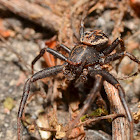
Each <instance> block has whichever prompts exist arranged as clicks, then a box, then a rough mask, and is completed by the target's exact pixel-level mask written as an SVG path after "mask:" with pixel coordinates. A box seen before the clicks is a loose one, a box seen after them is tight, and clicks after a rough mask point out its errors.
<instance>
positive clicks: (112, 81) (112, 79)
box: [89, 68, 133, 133]
mask: <svg viewBox="0 0 140 140" xmlns="http://www.w3.org/2000/svg"><path fill="white" fill-rule="evenodd" d="M89 73H90V75H91V76H93V75H95V74H100V75H101V76H102V77H103V79H104V80H106V81H107V82H109V83H110V84H112V85H113V86H114V87H115V88H116V89H117V90H118V93H119V96H120V100H121V102H122V105H123V107H124V109H125V112H126V114H127V117H128V120H129V122H130V130H131V131H132V133H133V117H132V114H131V111H130V109H129V107H128V106H127V103H126V101H125V92H124V90H123V88H122V87H121V85H120V83H119V82H118V81H117V80H116V79H115V77H114V76H112V75H111V74H110V73H108V72H107V71H105V70H94V71H93V70H92V68H91V70H90V69H89Z"/></svg>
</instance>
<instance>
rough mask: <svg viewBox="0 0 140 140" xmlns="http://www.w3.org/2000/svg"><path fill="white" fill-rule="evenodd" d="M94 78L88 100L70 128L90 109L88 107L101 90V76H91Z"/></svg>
mask: <svg viewBox="0 0 140 140" xmlns="http://www.w3.org/2000/svg"><path fill="white" fill-rule="evenodd" d="M92 77H94V78H95V81H94V86H93V88H92V89H91V91H90V93H89V96H88V98H87V99H86V101H85V105H84V106H83V108H82V110H81V111H80V113H79V114H78V116H77V117H76V119H75V120H74V122H73V124H72V125H71V128H73V127H74V125H75V124H76V123H77V122H78V121H79V119H80V117H81V116H82V115H83V114H84V113H85V112H86V111H87V110H88V108H89V107H90V105H91V104H92V103H93V102H94V100H95V99H96V97H97V95H98V92H99V90H100V88H101V85H102V76H101V75H99V74H94V76H92Z"/></svg>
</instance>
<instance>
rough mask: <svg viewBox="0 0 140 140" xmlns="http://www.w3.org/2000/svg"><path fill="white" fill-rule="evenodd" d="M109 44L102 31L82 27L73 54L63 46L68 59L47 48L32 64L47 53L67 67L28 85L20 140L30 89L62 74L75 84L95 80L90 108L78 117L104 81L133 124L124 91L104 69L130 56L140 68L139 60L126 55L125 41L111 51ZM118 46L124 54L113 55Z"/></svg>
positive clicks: (48, 70) (39, 74) (48, 72)
mask: <svg viewBox="0 0 140 140" xmlns="http://www.w3.org/2000/svg"><path fill="white" fill-rule="evenodd" d="M107 44H108V37H107V36H106V35H105V34H104V33H103V32H102V31H100V30H99V31H98V30H95V31H87V32H84V27H83V24H81V28H80V43H79V44H77V45H75V46H74V48H73V49H72V50H70V49H69V48H68V47H66V46H65V45H60V46H61V47H62V48H63V49H64V50H65V51H66V52H67V53H69V57H68V58H67V57H65V56H64V55H62V54H60V53H59V52H57V51H55V50H53V49H50V48H44V49H42V50H41V52H40V54H39V55H38V56H37V57H36V58H35V59H34V60H33V62H32V67H33V65H34V64H35V63H36V61H37V60H38V59H39V58H40V57H41V56H43V54H44V53H45V51H47V52H49V53H51V54H52V55H54V56H55V57H57V58H59V59H60V60H63V61H65V63H64V64H63V65H57V66H54V67H50V68H46V69H44V70H41V71H39V72H37V73H35V74H33V76H32V77H31V78H29V79H28V80H27V81H26V83H25V86H24V90H23V96H22V99H21V103H20V107H19V111H18V140H20V133H21V132H20V125H21V119H22V116H23V111H24V108H25V104H26V102H27V99H28V95H29V91H30V85H31V84H32V83H33V82H35V81H37V80H39V79H43V78H45V77H50V76H52V75H56V74H57V73H59V72H63V73H64V75H65V76H66V78H68V79H69V80H72V79H74V78H75V77H79V78H81V79H83V81H84V80H86V79H87V76H90V77H92V78H94V79H95V82H94V85H93V88H92V89H91V91H90V93H89V95H90V98H88V101H87V104H86V105H84V107H83V109H82V111H81V112H80V114H79V116H81V115H82V114H83V113H84V112H85V110H87V109H88V107H89V106H90V105H91V103H92V102H93V100H92V99H93V97H94V96H95V95H96V93H97V92H98V91H99V90H100V87H101V84H102V81H103V80H106V81H108V82H109V83H110V84H112V85H113V86H114V87H115V88H116V89H117V90H118V92H119V95H120V99H121V102H122V104H123V107H124V109H125V111H126V115H127V117H128V120H129V122H130V123H132V122H133V121H132V115H131V112H130V110H129V108H128V106H127V103H126V101H125V99H124V98H125V97H124V90H123V88H122V87H121V85H120V84H119V82H118V81H117V80H116V79H115V78H114V77H113V76H112V75H111V74H110V73H109V72H108V71H107V70H106V69H105V68H104V67H103V66H104V65H105V64H108V63H110V62H112V61H114V60H117V59H119V58H121V57H124V56H128V57H129V58H130V59H131V60H133V61H135V62H136V63H138V64H140V61H139V60H138V59H136V57H135V56H133V55H131V54H129V53H128V52H126V51H124V43H123V40H122V39H120V38H117V39H116V40H115V41H114V42H113V43H112V44H111V45H110V46H108V47H107ZM118 44H120V45H121V50H122V51H121V52H119V53H114V54H111V55H110V53H111V52H112V51H113V50H114V49H115V48H116V47H117V46H118ZM71 96H72V95H71ZM131 126H132V125H131ZM131 130H133V128H131Z"/></svg>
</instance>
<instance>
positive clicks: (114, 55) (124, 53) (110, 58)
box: [103, 51, 140, 64]
mask: <svg viewBox="0 0 140 140" xmlns="http://www.w3.org/2000/svg"><path fill="white" fill-rule="evenodd" d="M124 56H128V57H129V58H130V59H131V60H133V61H134V62H136V63H138V64H140V60H138V59H137V58H136V57H135V56H134V55H132V54H130V53H128V52H126V51H124V52H121V53H115V54H112V55H108V56H107V57H106V58H105V60H104V62H103V63H104V64H107V63H109V62H111V61H114V60H117V59H119V58H121V57H124Z"/></svg>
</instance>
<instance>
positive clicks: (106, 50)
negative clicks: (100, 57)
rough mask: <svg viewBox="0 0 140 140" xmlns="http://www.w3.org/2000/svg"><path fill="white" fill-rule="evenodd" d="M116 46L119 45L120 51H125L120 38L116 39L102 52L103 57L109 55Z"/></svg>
mask: <svg viewBox="0 0 140 140" xmlns="http://www.w3.org/2000/svg"><path fill="white" fill-rule="evenodd" d="M118 44H120V45H121V50H122V51H125V47H124V42H123V40H122V39H121V38H117V39H116V40H115V41H114V42H113V43H112V44H111V45H110V46H109V47H107V48H106V49H105V50H104V51H103V54H104V55H108V54H110V53H111V52H112V51H113V50H114V49H115V48H116V47H117V46H118Z"/></svg>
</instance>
